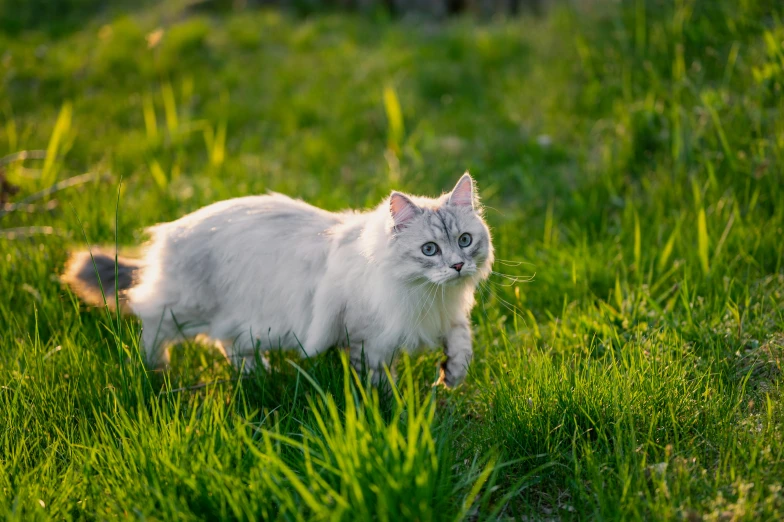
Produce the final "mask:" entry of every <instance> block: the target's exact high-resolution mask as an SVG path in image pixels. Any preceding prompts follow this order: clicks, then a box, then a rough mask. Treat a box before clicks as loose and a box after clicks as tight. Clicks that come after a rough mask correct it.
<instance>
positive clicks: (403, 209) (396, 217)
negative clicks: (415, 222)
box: [389, 192, 421, 230]
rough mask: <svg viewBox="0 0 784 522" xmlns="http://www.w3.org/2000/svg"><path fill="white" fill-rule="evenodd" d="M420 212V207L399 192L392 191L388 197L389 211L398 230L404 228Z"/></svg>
mask: <svg viewBox="0 0 784 522" xmlns="http://www.w3.org/2000/svg"><path fill="white" fill-rule="evenodd" d="M420 212H421V209H420V208H419V207H418V206H416V205H415V204H414V202H413V201H411V200H410V199H408V198H407V197H406V196H405V195H403V194H401V193H400V192H393V193H392V195H391V196H390V197H389V213H390V214H392V220H393V221H394V222H395V228H396V229H398V230H402V229H404V228H406V226H408V224H409V223H410V222H411V220H412V219H414V218H415V217H417V215H418V214H419V213H420Z"/></svg>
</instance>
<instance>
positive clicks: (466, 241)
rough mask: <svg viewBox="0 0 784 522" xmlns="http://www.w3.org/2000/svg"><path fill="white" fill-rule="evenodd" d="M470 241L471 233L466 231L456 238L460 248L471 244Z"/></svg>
mask: <svg viewBox="0 0 784 522" xmlns="http://www.w3.org/2000/svg"><path fill="white" fill-rule="evenodd" d="M471 241H473V240H472V239H471V234H469V233H468V232H466V233H465V234H463V235H462V236H460V237H459V238H458V240H457V244H458V245H460V248H465V247H467V246H468V245H470V244H471Z"/></svg>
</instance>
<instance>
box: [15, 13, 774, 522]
mask: <svg viewBox="0 0 784 522" xmlns="http://www.w3.org/2000/svg"><path fill="white" fill-rule="evenodd" d="M593 4H594V3H592V5H593ZM595 4H597V5H596V7H595V9H594V10H593V11H590V12H589V11H587V10H586V11H579V10H574V9H573V10H569V9H565V8H559V9H555V10H553V11H552V12H551V13H549V14H548V15H546V16H545V17H543V18H539V19H536V18H530V17H526V18H523V19H521V20H495V21H492V22H490V21H471V20H467V19H461V20H452V21H447V22H444V23H441V24H432V23H419V22H416V21H412V20H406V21H392V20H387V19H381V18H377V19H371V18H364V17H360V16H358V15H350V14H334V13H332V14H328V13H314V14H312V15H309V16H308V17H303V18H296V17H293V16H292V15H290V14H286V13H284V12H280V11H276V10H254V9H247V10H244V11H241V12H235V11H231V10H227V11H210V10H205V9H196V8H193V7H185V6H183V5H181V4H179V3H176V2H173V3H167V5H166V6H161V7H151V8H148V9H144V10H142V9H139V10H137V11H123V10H122V5H121V4H118V6H119V7H117V9H116V10H114V11H101V12H99V13H91V12H88V11H84V10H83V11H78V9H80V8H79V6H76V4H74V6H76V7H75V8H76V9H77V11H76V13H79V14H80V16H81V17H82V18H83V20H84V22H83V23H82V24H80V25H79V26H78V27H71V26H70V25H69V26H66V25H56V24H55V22H52V27H49V28H47V26H46V24H43V25H40V24H38V25H35V27H34V30H30V31H23V32H21V33H15V34H13V35H11V34H10V33H9V34H0V49H3V51H2V52H3V53H4V54H0V118H2V119H3V121H2V124H0V157H3V158H4V159H3V160H2V161H0V168H2V169H3V170H2V171H1V172H2V173H3V175H4V176H5V179H6V180H7V181H8V182H9V183H11V184H13V185H16V186H19V187H20V193H19V194H18V195H14V196H12V197H11V204H10V205H6V206H5V207H4V208H3V209H2V210H0V295H2V297H0V419H2V420H1V421H0V447H1V448H2V449H1V450H0V513H2V514H3V516H5V517H7V518H9V519H20V520H29V519H37V518H40V519H46V518H56V519H72V518H90V519H103V518H114V517H133V518H157V519H160V520H169V519H217V518H223V519H291V520H313V519H327V518H328V519H343V520H360V519H370V518H377V519H380V520H460V519H465V520H477V519H481V520H484V519H498V518H510V517H518V518H519V517H522V516H523V515H526V516H528V517H529V519H542V518H548V519H590V518H596V519H613V520H632V519H670V518H685V519H699V518H700V517H706V518H707V519H717V520H718V519H727V520H729V519H737V520H741V519H777V518H780V517H781V516H782V511H783V510H784V490H782V487H784V462H782V451H784V450H782V448H784V441H782V435H781V433H782V421H783V417H782V409H781V399H780V389H779V388H780V383H781V361H782V357H783V356H784V333H782V332H784V314H783V313H782V310H784V306H783V301H784V272H782V269H783V267H782V257H783V256H784V248H782V245H784V231H783V229H784V205H782V204H781V203H782V201H784V194H782V186H784V183H782V182H783V181H784V176H782V170H781V165H782V159H783V158H784V154H782V151H784V124H782V120H781V118H780V117H779V114H780V113H781V110H782V108H784V106H782V99H783V98H782V97H781V96H780V91H781V89H782V82H784V62H783V61H782V56H784V47H782V44H781V42H782V40H784V25H782V22H781V20H783V19H784V18H782V17H783V16H784V12H782V11H781V8H780V6H778V4H777V3H775V2H772V1H766V0H748V1H745V2H731V1H719V2H708V1H707V0H706V1H692V0H683V1H681V0H678V1H672V2H669V1H667V2H655V1H644V0H639V1H635V2H625V3H615V2H612V3H610V2H608V3H606V4H604V3H601V2H599V3H595ZM88 5H89V4H87V3H85V4H84V5H83V6H82V7H81V9H87V7H86V6H88ZM126 7H128V8H130V6H126ZM0 12H2V11H0ZM24 14H25V13H24V12H22V13H20V14H19V16H20V17H22V15H24ZM93 15H94V16H93ZM91 16H92V18H91ZM21 19H22V18H19V20H21ZM14 23H16V22H14ZM20 151H28V152H27V153H24V154H18V153H19V152H20ZM466 169H469V170H470V171H471V172H472V174H473V175H474V176H475V177H476V179H477V181H478V186H479V190H480V194H481V195H482V198H483V202H484V203H485V204H486V205H487V212H486V214H487V219H488V220H489V222H490V224H491V226H492V228H493V233H494V237H495V246H496V249H497V257H498V258H499V261H498V262H497V264H496V266H495V267H494V269H495V271H496V272H498V273H497V274H494V275H493V276H492V277H491V278H490V280H489V281H488V282H487V283H486V284H485V285H483V286H482V287H481V289H480V291H479V292H478V294H477V306H476V308H475V311H474V315H473V322H474V325H475V328H474V335H475V351H476V355H475V359H474V363H473V365H472V367H471V371H470V374H469V377H468V380H467V382H466V384H465V385H464V386H462V387H461V388H459V389H457V390H454V391H446V390H443V389H433V388H431V387H430V383H431V382H432V381H433V380H434V378H435V376H436V363H437V361H438V354H437V353H433V352H431V353H424V354H419V355H416V356H414V357H413V358H410V359H409V358H404V359H403V360H402V361H401V363H400V364H399V367H398V368H397V369H396V370H397V373H396V379H397V381H396V386H395V387H394V389H392V390H385V389H383V388H382V389H381V390H377V389H375V388H373V387H372V386H369V385H368V383H367V381H366V379H365V377H366V376H363V375H356V374H355V373H354V372H353V371H351V370H350V369H349V368H348V367H347V366H346V364H345V358H344V357H343V354H342V353H341V352H339V351H338V350H334V351H331V352H329V353H327V354H325V355H324V356H321V357H318V358H315V359H312V360H303V359H302V358H300V357H299V356H298V355H297V354H295V353H286V352H281V351H278V350H277V349H275V348H276V347H275V346H274V345H272V348H273V350H272V351H271V353H270V363H271V369H270V370H269V371H265V370H264V369H261V368H260V369H259V370H258V371H256V372H254V373H252V374H250V375H242V374H239V373H238V372H236V371H235V370H233V369H232V368H230V367H228V366H227V365H226V364H225V363H224V362H223V361H222V359H221V357H220V355H219V354H217V353H216V352H215V351H214V350H212V349H211V348H210V347H208V346H205V345H199V344H198V343H194V342H189V343H184V344H183V345H182V346H179V347H177V348H175V349H174V353H173V357H172V362H173V364H172V369H171V370H170V371H168V372H148V371H147V370H146V369H145V367H144V365H143V361H141V358H140V355H139V351H138V348H139V347H138V343H139V340H138V339H139V325H138V324H137V323H136V322H135V321H134V320H133V319H129V318H119V319H118V317H117V316H116V315H114V314H110V313H107V311H106V310H88V309H86V308H84V307H83V305H81V304H80V303H79V302H78V301H77V300H76V299H75V298H74V296H73V295H71V294H70V293H69V292H67V291H66V290H65V289H63V288H62V287H61V286H60V285H59V283H58V281H57V279H56V277H55V276H56V274H57V273H58V272H59V271H60V270H61V268H62V264H63V262H64V260H65V256H66V253H67V251H68V250H69V249H71V248H84V247H85V245H86V244H87V242H89V243H90V244H95V245H114V244H115V242H116V243H117V244H118V245H119V246H120V248H121V249H128V250H131V251H133V250H134V249H135V247H137V246H138V245H139V244H141V243H142V242H143V241H144V239H145V237H144V235H143V233H142V232H141V231H142V229H143V227H144V226H148V225H151V224H154V223H157V222H160V221H165V220H170V219H174V218H176V217H179V216H181V215H183V214H184V213H187V212H190V211H193V210H195V209H197V208H199V207H201V206H203V205H205V204H207V203H210V202H213V201H216V200H218V199H222V198H228V197H234V196H241V195H245V194H251V193H263V192H264V191H266V190H275V191H280V192H284V193H288V194H291V195H293V196H298V197H302V198H304V199H306V200H308V201H310V202H312V203H314V204H317V205H320V206H322V207H324V208H328V209H343V208H347V207H354V208H358V207H363V206H366V205H372V204H375V203H376V202H377V201H378V200H379V199H380V198H381V197H383V196H384V195H385V194H387V193H388V191H389V190H391V189H392V188H396V189H402V190H408V191H412V192H419V193H423V194H437V193H439V192H440V191H442V190H445V189H447V188H449V187H450V186H451V185H452V184H453V183H454V179H455V178H456V177H457V176H458V175H459V174H461V173H462V172H463V171H464V170H466ZM42 191H43V192H42ZM531 277H533V278H532V279H531V280H529V279H530V278H531ZM265 347H266V345H265Z"/></svg>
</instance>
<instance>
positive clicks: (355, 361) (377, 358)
mask: <svg viewBox="0 0 784 522" xmlns="http://www.w3.org/2000/svg"><path fill="white" fill-rule="evenodd" d="M383 346H384V343H381V342H378V341H377V340H370V341H368V342H356V343H355V342H353V341H352V343H351V346H350V347H349V351H350V359H351V365H352V366H353V367H354V369H355V370H356V371H357V373H358V374H361V373H362V370H363V369H364V370H365V371H367V372H368V373H370V374H371V378H372V380H373V384H376V385H377V384H379V383H380V382H383V381H386V380H387V374H386V371H385V370H384V366H385V365H386V366H391V365H392V359H393V358H394V357H393V356H394V350H388V349H384V348H383ZM390 371H391V368H390Z"/></svg>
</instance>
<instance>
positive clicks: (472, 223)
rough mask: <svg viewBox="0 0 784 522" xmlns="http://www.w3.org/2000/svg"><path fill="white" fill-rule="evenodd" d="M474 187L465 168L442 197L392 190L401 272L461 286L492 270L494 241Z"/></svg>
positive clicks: (411, 277) (413, 278)
mask: <svg viewBox="0 0 784 522" xmlns="http://www.w3.org/2000/svg"><path fill="white" fill-rule="evenodd" d="M474 190H475V189H474V182H473V180H472V179H471V177H470V176H469V175H468V174H467V173H466V174H464V175H463V177H462V178H460V181H459V182H458V183H457V185H456V186H455V188H454V189H453V190H452V192H450V193H449V194H445V195H444V196H442V197H440V198H438V199H427V198H415V197H410V196H406V195H403V194H400V193H399V192H395V193H393V194H392V196H391V197H390V214H391V216H392V221H393V223H394V226H393V227H392V230H391V234H392V241H393V247H392V252H393V253H392V255H393V256H395V258H396V259H395V264H396V267H397V270H396V272H397V273H398V275H399V277H401V278H402V279H404V280H406V281H411V282H416V281H418V280H419V281H421V280H422V279H425V280H428V281H430V282H431V283H435V284H439V285H459V284H465V283H476V282H477V281H479V280H482V279H485V278H486V277H487V276H488V275H489V273H490V269H491V266H492V263H493V245H492V241H491V238H490V231H489V230H488V228H487V225H486V224H485V222H484V220H483V219H482V216H481V213H480V211H479V209H478V208H477V206H476V200H477V198H476V195H475V192H474Z"/></svg>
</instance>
